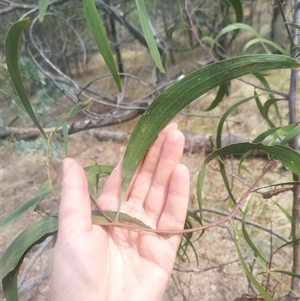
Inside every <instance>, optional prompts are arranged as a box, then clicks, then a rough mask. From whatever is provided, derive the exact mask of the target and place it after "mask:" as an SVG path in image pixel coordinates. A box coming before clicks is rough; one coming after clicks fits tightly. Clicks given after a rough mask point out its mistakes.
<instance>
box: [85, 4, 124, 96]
mask: <svg viewBox="0 0 300 301" xmlns="http://www.w3.org/2000/svg"><path fill="white" fill-rule="evenodd" d="M82 2H83V6H84V14H85V17H86V20H87V23H88V25H89V28H90V30H91V32H92V34H93V37H94V39H95V41H96V44H97V46H98V49H99V51H100V53H101V54H102V56H103V59H104V61H105V63H106V65H107V67H108V69H109V71H110V72H111V74H112V76H113V78H114V80H115V82H116V84H117V86H118V89H119V91H122V84H121V81H120V77H119V74H118V71H117V67H116V64H115V61H114V58H113V55H112V52H111V49H110V46H109V43H108V39H107V36H106V33H105V30H104V26H103V24H102V21H101V19H100V17H99V13H98V11H97V7H96V5H95V2H94V0H83V1H82Z"/></svg>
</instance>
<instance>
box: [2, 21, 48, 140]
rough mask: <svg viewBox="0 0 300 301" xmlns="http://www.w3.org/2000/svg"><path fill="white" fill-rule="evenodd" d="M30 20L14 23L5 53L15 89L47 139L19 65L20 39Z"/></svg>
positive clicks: (7, 38)
mask: <svg viewBox="0 0 300 301" xmlns="http://www.w3.org/2000/svg"><path fill="white" fill-rule="evenodd" d="M30 22H31V21H30V19H29V18H26V19H23V20H20V21H18V22H16V23H14V24H13V25H12V26H11V27H10V28H9V30H8V33H7V35H6V38H5V53H6V63H7V68H8V71H9V74H10V76H11V79H12V82H13V84H14V86H15V89H16V91H17V93H18V96H19V97H20V100H21V102H22V104H23V107H24V108H25V110H26V112H27V114H28V115H29V117H30V118H31V120H32V121H33V122H34V124H35V125H36V127H37V128H38V129H39V130H40V131H41V133H42V134H43V135H44V136H45V137H46V138H47V135H46V133H45V132H44V130H43V128H42V126H41V125H40V123H39V121H38V120H37V117H36V115H35V112H34V110H33V108H32V106H31V103H30V100H29V98H28V95H27V92H26V90H25V87H24V84H23V81H22V78H21V74H20V69H19V63H18V50H19V44H20V38H21V35H22V33H23V31H24V29H25V28H26V27H27V26H28V25H29V24H30Z"/></svg>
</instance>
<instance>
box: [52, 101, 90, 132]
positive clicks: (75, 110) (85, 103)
mask: <svg viewBox="0 0 300 301" xmlns="http://www.w3.org/2000/svg"><path fill="white" fill-rule="evenodd" d="M91 101H92V99H91V98H89V99H87V100H86V101H83V102H79V103H77V104H76V105H75V106H74V107H73V108H72V109H71V110H70V111H69V112H68V113H67V114H66V115H65V116H64V117H63V118H62V119H61V120H60V122H59V123H58V125H57V127H60V126H62V124H63V123H64V122H66V121H67V120H68V119H70V118H71V117H73V116H75V115H76V114H78V113H79V112H81V111H82V110H83V109H84V108H86V107H87V106H88V105H89V104H90V103H91Z"/></svg>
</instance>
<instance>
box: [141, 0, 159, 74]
mask: <svg viewBox="0 0 300 301" xmlns="http://www.w3.org/2000/svg"><path fill="white" fill-rule="evenodd" d="M135 3H136V8H137V12H138V15H139V19H140V23H141V27H142V30H143V33H144V36H145V39H146V41H147V45H148V48H149V50H150V53H151V56H152V58H153V60H154V62H155V65H156V66H157V68H158V69H159V70H160V72H163V73H164V72H165V69H164V67H163V64H162V61H161V57H160V54H159V51H158V49H157V45H156V42H155V39H154V37H153V32H152V30H151V24H150V21H149V16H148V13H147V10H146V6H145V2H144V0H135Z"/></svg>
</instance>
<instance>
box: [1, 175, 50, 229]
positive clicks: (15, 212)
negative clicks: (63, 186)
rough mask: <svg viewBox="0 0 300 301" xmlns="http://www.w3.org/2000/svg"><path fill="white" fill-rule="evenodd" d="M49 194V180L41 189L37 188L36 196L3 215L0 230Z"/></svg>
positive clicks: (34, 206)
mask: <svg viewBox="0 0 300 301" xmlns="http://www.w3.org/2000/svg"><path fill="white" fill-rule="evenodd" d="M50 194H51V191H50V182H49V181H47V182H45V183H44V184H43V186H42V187H41V189H40V190H39V192H38V194H37V196H35V197H34V198H32V199H30V200H28V201H26V202H24V203H23V204H22V205H21V206H19V207H18V208H16V209H15V210H13V211H12V212H10V213H9V214H8V215H6V216H5V217H3V218H2V219H1V221H0V230H2V229H3V228H5V227H6V226H8V225H9V224H11V223H13V222H14V221H15V220H17V219H18V218H19V217H21V216H22V215H23V214H25V213H26V212H28V211H30V210H33V209H34V208H36V207H37V206H38V204H39V203H40V202H41V201H42V200H43V199H44V198H45V197H47V196H48V195H50Z"/></svg>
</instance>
